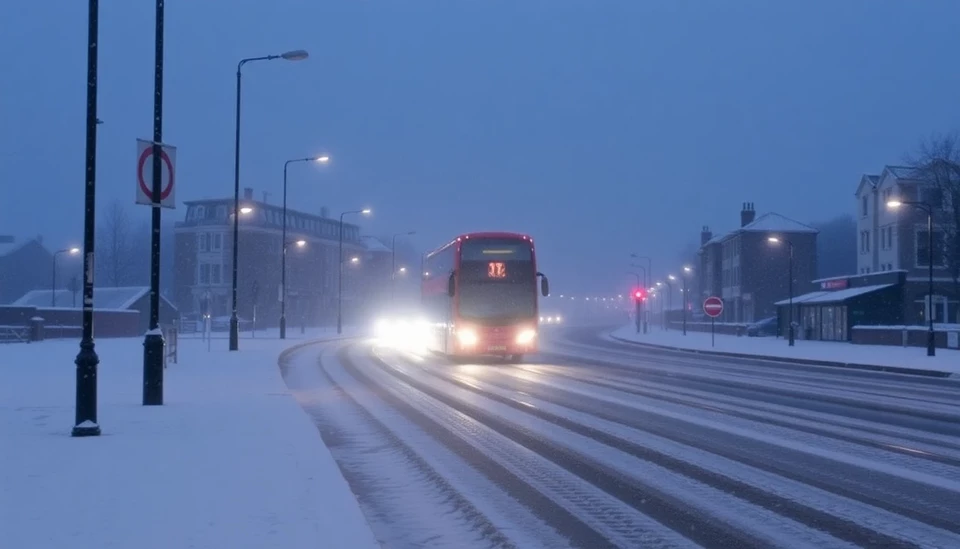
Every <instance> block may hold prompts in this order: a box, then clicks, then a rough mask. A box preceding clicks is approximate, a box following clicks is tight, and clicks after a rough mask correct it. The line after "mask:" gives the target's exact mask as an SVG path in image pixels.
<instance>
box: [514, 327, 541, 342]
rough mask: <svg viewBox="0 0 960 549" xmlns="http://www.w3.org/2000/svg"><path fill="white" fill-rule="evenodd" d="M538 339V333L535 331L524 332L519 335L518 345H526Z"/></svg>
mask: <svg viewBox="0 0 960 549" xmlns="http://www.w3.org/2000/svg"><path fill="white" fill-rule="evenodd" d="M536 337H537V332H536V331H535V330H523V331H521V332H520V333H519V334H517V344H519V345H526V344H527V343H530V342H531V341H533V340H534V339H536Z"/></svg>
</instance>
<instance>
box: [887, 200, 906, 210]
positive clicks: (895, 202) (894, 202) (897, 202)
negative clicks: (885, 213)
mask: <svg viewBox="0 0 960 549" xmlns="http://www.w3.org/2000/svg"><path fill="white" fill-rule="evenodd" d="M900 206H903V202H901V201H900V200H896V199H894V200H888V201H887V207H888V208H890V209H891V210H895V209H897V208H899V207H900Z"/></svg>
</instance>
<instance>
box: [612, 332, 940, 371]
mask: <svg viewBox="0 0 960 549" xmlns="http://www.w3.org/2000/svg"><path fill="white" fill-rule="evenodd" d="M609 335H610V338H611V339H613V340H615V341H619V342H621V343H627V344H629V345H637V346H639V347H648V348H650V349H660V350H663V351H674V352H681V353H690V354H699V355H707V356H719V357H727V358H746V359H753V360H768V361H772V362H786V363H788V364H802V365H806V366H828V367H831V368H847V369H850V370H866V371H871V372H885V373H891V374H905V375H912V376H924V377H940V378H948V377H950V376H951V375H953V374H952V372H944V371H942V370H918V369H913V368H901V367H899V366H879V365H876V364H860V363H856V362H840V361H832V360H817V359H812V358H791V357H782V356H772V355H752V354H749V353H733V352H729V351H704V350H701V349H688V348H685V347H674V346H672V345H657V344H656V343H642V342H639V341H634V340H631V339H625V338H622V337H618V336H615V335H613V334H609Z"/></svg>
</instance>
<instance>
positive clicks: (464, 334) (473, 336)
mask: <svg viewBox="0 0 960 549" xmlns="http://www.w3.org/2000/svg"><path fill="white" fill-rule="evenodd" d="M457 339H458V340H460V344H461V345H476V344H477V332H474V331H473V330H471V329H469V328H467V329H462V330H459V331H458V332H457Z"/></svg>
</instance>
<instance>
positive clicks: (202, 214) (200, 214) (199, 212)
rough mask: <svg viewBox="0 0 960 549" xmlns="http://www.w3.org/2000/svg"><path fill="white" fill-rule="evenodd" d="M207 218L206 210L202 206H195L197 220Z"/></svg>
mask: <svg viewBox="0 0 960 549" xmlns="http://www.w3.org/2000/svg"><path fill="white" fill-rule="evenodd" d="M206 217H207V209H206V208H204V207H203V206H197V219H204V218H206Z"/></svg>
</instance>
